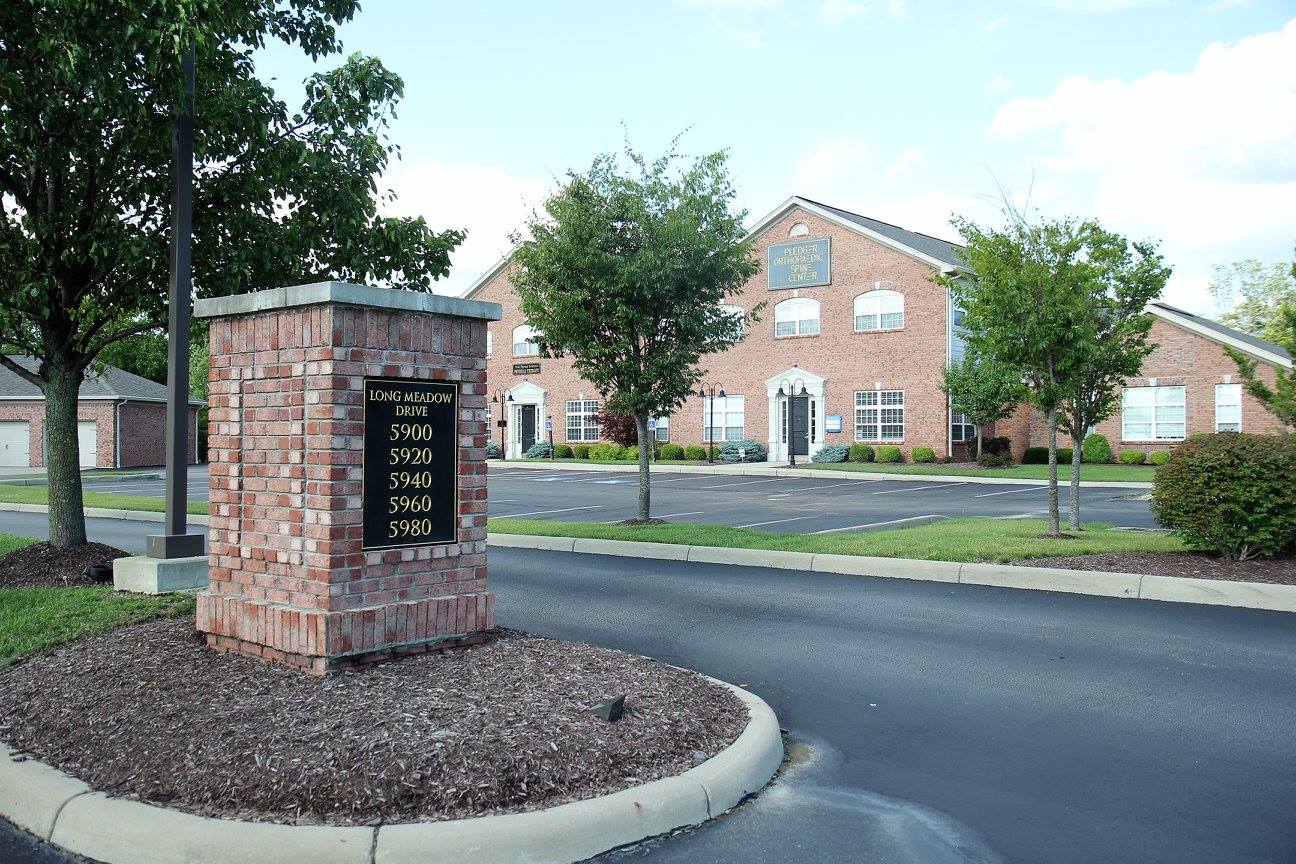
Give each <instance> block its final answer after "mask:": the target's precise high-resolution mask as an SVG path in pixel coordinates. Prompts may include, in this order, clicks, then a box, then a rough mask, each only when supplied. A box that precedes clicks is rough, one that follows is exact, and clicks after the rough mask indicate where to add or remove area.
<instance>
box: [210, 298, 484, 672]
mask: <svg viewBox="0 0 1296 864" xmlns="http://www.w3.org/2000/svg"><path fill="white" fill-rule="evenodd" d="M194 311H195V314H196V315H197V316H198V317H201V318H206V319H208V320H209V321H210V325H211V328H210V332H211V393H210V396H209V405H210V423H211V427H210V429H211V434H210V438H209V451H208V452H209V457H210V461H211V508H210V516H209V519H210V538H209V544H208V548H209V565H210V570H209V583H208V588H207V590H206V591H203V592H202V593H200V594H199V595H198V629H199V630H200V631H202V632H204V633H206V634H207V642H208V644H209V645H211V646H212V647H213V648H216V649H218V650H222V651H236V652H240V653H245V654H251V655H255V656H257V657H263V658H266V659H269V660H275V661H279V662H282V663H287V664H289V665H292V666H295V667H298V668H301V669H303V670H304V671H307V672H312V673H315V674H323V673H325V672H328V671H330V670H332V669H335V668H338V667H341V666H345V665H349V664H352V663H355V662H360V661H370V660H378V659H384V658H387V657H391V656H396V655H400V654H407V653H414V652H418V651H425V650H429V649H433V650H435V649H440V648H445V647H451V646H455V645H463V644H468V643H471V642H472V641H474V640H475V639H477V638H479V634H480V633H481V631H483V630H486V629H489V628H490V627H491V626H493V612H494V595H492V594H491V593H490V592H489V591H488V590H487V587H486V462H485V457H486V442H487V434H488V430H487V428H486V420H485V411H486V395H485V394H486V360H485V356H486V322H487V321H494V320H498V319H499V317H500V309H499V306H498V305H497V304H494V303H481V302H476V301H472V300H460V299H455V298H448V297H442V296H437V295H431V294H421V293H412V292H405V291H395V290H391V289H385V288H373V287H368V286H363V285H349V284H345V283H340V282H322V283H318V284H314V285H298V286H294V287H291V288H277V289H274V290H269V291H259V292H255V293H251V294H242V295H239V296H236V297H224V298H216V299H210V300H199V301H198V302H197V304H196V305H195V310H194Z"/></svg>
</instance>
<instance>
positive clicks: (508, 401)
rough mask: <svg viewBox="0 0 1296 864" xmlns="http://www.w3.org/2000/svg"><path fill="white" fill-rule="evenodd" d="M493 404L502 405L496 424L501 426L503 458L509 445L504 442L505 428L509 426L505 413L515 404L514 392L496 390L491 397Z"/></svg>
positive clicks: (501, 451)
mask: <svg viewBox="0 0 1296 864" xmlns="http://www.w3.org/2000/svg"><path fill="white" fill-rule="evenodd" d="M491 404H492V405H499V406H500V415H499V417H498V418H496V420H495V425H496V426H497V427H498V428H499V436H500V458H501V459H503V458H504V456H505V454H506V453H508V449H507V445H506V444H505V443H504V428H505V427H506V426H508V420H507V419H506V418H505V415H506V414H507V413H508V410H509V406H511V405H512V404H513V394H512V393H509V394H508V395H505V394H504V392H503V391H501V390H496V391H495V395H494V396H492V397H491Z"/></svg>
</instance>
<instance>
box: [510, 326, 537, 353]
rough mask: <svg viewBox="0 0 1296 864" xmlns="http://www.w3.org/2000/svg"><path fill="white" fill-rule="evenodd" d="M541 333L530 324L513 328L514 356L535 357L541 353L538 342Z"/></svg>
mask: <svg viewBox="0 0 1296 864" xmlns="http://www.w3.org/2000/svg"><path fill="white" fill-rule="evenodd" d="M539 336H540V333H539V331H538V330H536V329H535V328H534V327H532V326H531V325H530V324H522V325H521V326H518V327H514V328H513V356H514V357H535V356H536V355H538V354H539V353H540V344H539V343H538V342H536V339H537V338H539Z"/></svg>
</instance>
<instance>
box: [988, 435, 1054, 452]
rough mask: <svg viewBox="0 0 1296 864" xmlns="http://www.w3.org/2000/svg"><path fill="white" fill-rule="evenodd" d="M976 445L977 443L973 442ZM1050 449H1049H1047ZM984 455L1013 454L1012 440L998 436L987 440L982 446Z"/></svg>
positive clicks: (1005, 436) (1004, 436)
mask: <svg viewBox="0 0 1296 864" xmlns="http://www.w3.org/2000/svg"><path fill="white" fill-rule="evenodd" d="M973 443H974V444H975V442H973ZM1045 449H1048V448H1045ZM981 452H982V453H1012V439H1011V438H1009V437H1008V436H1007V435H997V436H995V437H994V438H987V439H985V443H983V444H982V445H981Z"/></svg>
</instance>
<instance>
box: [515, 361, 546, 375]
mask: <svg viewBox="0 0 1296 864" xmlns="http://www.w3.org/2000/svg"><path fill="white" fill-rule="evenodd" d="M513 374H514V375H539V374H540V364H539V363H514V364H513Z"/></svg>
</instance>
